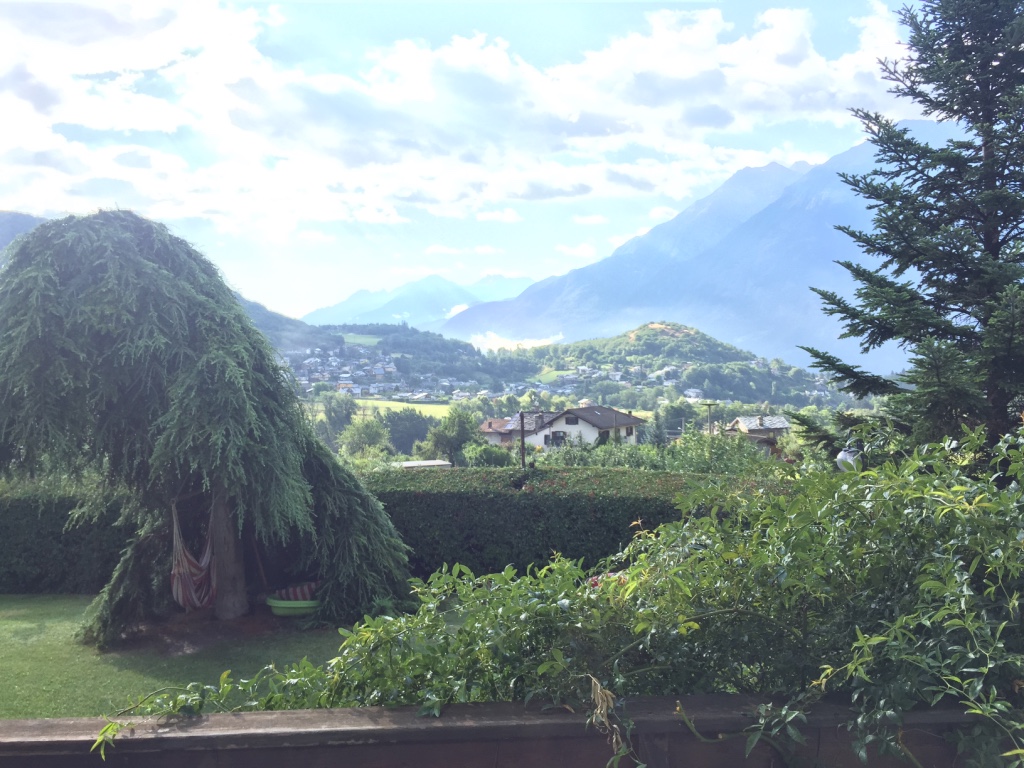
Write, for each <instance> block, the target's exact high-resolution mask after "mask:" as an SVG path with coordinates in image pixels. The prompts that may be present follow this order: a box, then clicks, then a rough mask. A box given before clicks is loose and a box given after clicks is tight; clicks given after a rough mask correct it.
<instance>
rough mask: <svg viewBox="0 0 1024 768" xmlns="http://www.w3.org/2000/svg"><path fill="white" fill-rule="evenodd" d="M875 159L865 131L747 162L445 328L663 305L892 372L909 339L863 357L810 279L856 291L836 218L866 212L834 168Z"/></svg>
mask: <svg viewBox="0 0 1024 768" xmlns="http://www.w3.org/2000/svg"><path fill="white" fill-rule="evenodd" d="M907 127H909V128H910V129H911V132H912V134H913V135H914V136H916V137H918V138H920V139H922V140H926V141H929V142H930V143H932V144H933V145H941V144H942V143H943V142H944V141H945V140H946V139H948V138H951V137H953V136H954V135H955V134H956V131H957V129H956V128H955V126H947V125H941V124H935V123H929V122H910V123H907ZM874 167H875V164H874V147H873V146H871V145H870V144H867V143H864V144H860V145H857V146H855V147H853V148H852V149H850V150H847V151H846V152H843V153H840V154H838V155H836V156H834V157H832V158H830V159H829V160H828V161H827V162H826V163H824V164H822V165H819V166H814V167H810V168H808V167H807V166H806V165H803V164H802V165H800V166H798V167H795V168H788V169H787V168H783V167H782V166H778V165H775V164H772V165H767V166H764V167H761V168H746V169H743V170H741V171H739V172H738V173H736V174H734V175H733V176H732V177H731V178H730V179H729V180H727V181H726V182H725V183H724V184H722V185H721V186H720V187H719V188H718V189H716V190H715V191H714V192H712V193H711V194H710V195H708V196H707V197H705V198H703V199H701V200H699V201H697V202H695V203H694V204H692V205H691V206H689V207H688V208H686V209H685V210H684V211H682V212H681V213H680V214H679V215H678V216H676V217H675V218H674V219H672V220H671V221H669V222H666V223H664V224H661V225H659V226H657V227H654V228H653V229H652V230H651V231H650V232H648V233H647V234H645V235H643V236H642V237H637V238H633V239H632V240H630V241H629V242H627V243H625V244H624V245H622V246H620V247H619V248H617V249H616V250H615V251H614V252H613V253H612V254H611V255H610V256H609V257H608V258H605V259H603V260H601V261H598V262H595V263H594V264H591V265H588V266H586V267H582V268H580V269H575V270H573V271H571V272H569V273H567V274H565V275H560V276H557V277H550V278H548V279H546V280H543V281H541V282H539V283H536V284H534V285H533V286H531V287H530V288H528V289H527V290H525V291H523V293H522V294H520V295H519V296H518V297H516V298H515V299H511V300H507V301H502V302H496V303H489V304H479V305H476V306H474V307H470V308H469V309H467V310H466V311H465V312H462V313H460V314H458V315H456V316H455V317H453V318H452V319H450V320H449V321H448V322H446V323H445V324H444V325H443V326H442V327H441V332H442V333H445V334H448V335H452V336H456V337H458V338H465V339H472V338H475V337H484V336H485V335H486V334H488V333H494V334H496V335H497V336H499V337H501V338H508V339H526V338H557V337H559V336H561V338H562V339H564V340H565V341H574V340H580V339H587V338H594V337H598V336H613V335H615V334H618V333H620V332H622V331H625V330H627V329H629V328H634V327H636V326H637V325H639V324H641V323H643V322H646V321H649V320H650V319H651V318H654V317H660V318H663V319H665V320H670V321H673V322H678V323H682V324H684V325H687V326H692V327H695V328H700V329H701V330H702V331H704V332H705V333H708V334H710V335H711V336H713V337H715V338H717V339H722V340H723V341H727V342H729V343H731V344H736V345H738V346H741V347H745V348H749V349H755V350H757V352H758V353H759V354H761V355H764V356H766V357H779V358H784V359H787V360H793V361H795V362H796V363H797V364H802V365H806V364H807V363H808V362H809V358H808V357H807V355H806V354H805V353H804V352H802V351H801V350H800V349H798V346H801V345H803V346H814V347H818V348H819V349H824V350H827V351H829V352H833V353H834V354H837V355H839V356H841V357H843V358H845V359H848V360H850V362H854V363H860V364H863V365H866V366H867V367H869V368H871V369H874V370H876V371H878V372H880V373H889V372H891V371H892V370H896V369H899V368H901V367H902V365H903V363H904V361H905V355H904V353H903V352H902V350H899V349H896V348H892V349H889V348H883V349H881V350H876V351H874V352H872V353H871V355H869V356H866V357H863V358H861V357H860V355H859V351H860V350H859V345H858V342H857V340H854V339H840V338H839V337H840V336H841V335H842V332H843V328H842V327H841V325H840V323H839V321H838V320H836V319H834V318H830V317H828V316H826V315H825V314H824V313H823V312H822V311H821V303H820V300H819V298H818V296H817V294H815V293H814V292H813V291H811V290H810V288H811V287H812V286H813V287H816V288H823V289H826V290H831V291H834V292H836V293H838V294H839V295H841V296H844V297H847V298H852V294H853V290H854V288H855V285H854V283H853V280H852V279H851V277H850V276H849V274H848V273H847V272H846V270H845V269H843V268H842V267H840V266H839V265H837V264H836V263H835V262H836V261H837V260H844V259H846V260H850V261H853V262H859V261H861V260H862V255H861V253H860V251H859V249H858V248H857V247H856V245H855V244H854V243H853V241H852V240H851V239H850V238H848V237H847V236H846V235H844V234H842V233H840V232H838V231H837V230H836V229H835V227H836V225H840V224H843V225H848V226H853V227H855V228H861V229H870V228H871V213H870V212H869V211H868V210H867V209H866V207H865V205H864V203H863V201H861V200H860V199H859V198H857V197H856V196H855V195H854V194H853V192H852V191H851V190H850V189H849V188H848V187H847V186H846V185H845V184H844V183H843V181H842V180H841V178H840V177H839V175H838V174H839V173H840V172H843V173H853V174H859V173H866V172H868V171H870V170H872V169H873V168H874ZM865 263H870V262H867V261H866V262H865Z"/></svg>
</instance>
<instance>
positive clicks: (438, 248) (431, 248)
mask: <svg viewBox="0 0 1024 768" xmlns="http://www.w3.org/2000/svg"><path fill="white" fill-rule="evenodd" d="M423 252H424V253H426V254H428V255H433V254H435V253H440V254H445V255H447V256H455V255H458V254H460V253H463V252H464V251H463V250H462V249H461V248H452V247H451V246H447V245H428V246H427V247H426V248H425V249H424V250H423Z"/></svg>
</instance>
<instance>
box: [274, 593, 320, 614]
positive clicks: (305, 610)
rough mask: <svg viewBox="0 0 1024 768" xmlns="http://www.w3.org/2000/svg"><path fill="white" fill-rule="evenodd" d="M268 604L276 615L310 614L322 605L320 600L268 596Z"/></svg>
mask: <svg viewBox="0 0 1024 768" xmlns="http://www.w3.org/2000/svg"><path fill="white" fill-rule="evenodd" d="M267 605H269V606H270V612H271V613H272V614H274V615H275V616H309V614H311V613H313V611H315V610H316V609H317V608H319V607H320V601H319V600H281V599H279V598H276V597H268V598H267Z"/></svg>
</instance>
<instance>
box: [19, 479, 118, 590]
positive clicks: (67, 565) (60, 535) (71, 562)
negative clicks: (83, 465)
mask: <svg viewBox="0 0 1024 768" xmlns="http://www.w3.org/2000/svg"><path fill="white" fill-rule="evenodd" d="M78 503H79V499H78V498H77V497H76V496H74V495H72V494H71V493H67V492H63V491H55V490H51V489H47V488H45V487H41V486H37V485H29V484H17V485H15V486H8V485H4V486H3V487H0V593H8V594H24V593H41V592H46V593H72V594H95V593H97V592H99V591H100V590H101V589H102V588H103V585H104V584H106V583H107V581H108V579H110V574H111V573H112V572H113V570H114V566H115V565H117V561H118V560H119V559H120V557H121V550H122V549H123V548H124V547H125V545H126V544H127V532H126V531H125V530H123V529H122V528H118V527H116V526H115V525H114V522H115V521H116V520H117V518H118V515H119V510H118V509H116V508H115V507H114V506H113V505H111V507H109V508H108V509H107V511H106V513H105V514H104V515H103V516H102V517H101V518H100V519H99V520H98V521H97V522H95V523H84V524H82V525H80V526H77V527H75V528H72V529H70V530H64V528H65V525H66V524H67V522H68V515H69V514H70V513H71V510H73V509H74V508H75V507H77V506H78Z"/></svg>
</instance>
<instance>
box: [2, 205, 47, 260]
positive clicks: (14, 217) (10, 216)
mask: <svg viewBox="0 0 1024 768" xmlns="http://www.w3.org/2000/svg"><path fill="white" fill-rule="evenodd" d="M44 221H46V219H40V218H39V217H38V216H29V215H28V214H27V213H16V212H15V211H0V251H2V250H3V249H4V248H6V247H7V246H8V244H10V242H11V241H12V240H14V238H16V237H17V236H18V235H23V234H25V233H26V232H28V231H30V230H33V229H35V228H36V225H38V224H42V223H43V222H44Z"/></svg>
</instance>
